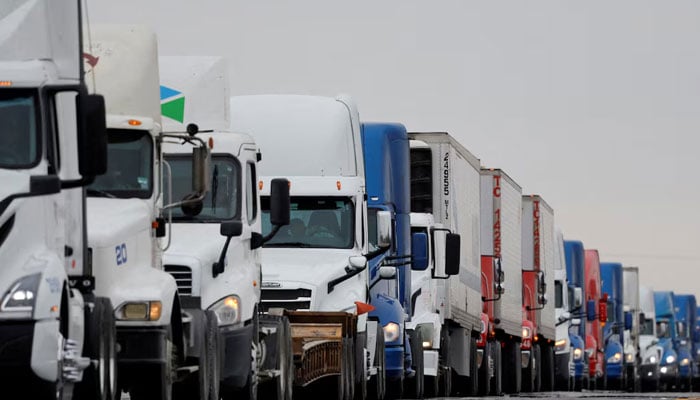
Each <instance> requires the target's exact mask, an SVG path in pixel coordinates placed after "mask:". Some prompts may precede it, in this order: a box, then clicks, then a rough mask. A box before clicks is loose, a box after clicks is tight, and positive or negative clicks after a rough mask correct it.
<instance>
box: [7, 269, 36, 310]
mask: <svg viewBox="0 0 700 400" xmlns="http://www.w3.org/2000/svg"><path fill="white" fill-rule="evenodd" d="M39 282H41V274H34V275H28V276H25V277H23V278H20V279H18V280H17V281H15V283H13V284H12V286H11V287H10V290H8V291H7V292H6V293H5V295H4V296H3V298H2V303H1V304H0V309H1V310H2V311H10V312H30V313H31V312H32V311H33V310H34V302H35V301H36V294H37V291H38V289H39Z"/></svg>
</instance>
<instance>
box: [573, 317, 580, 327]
mask: <svg viewBox="0 0 700 400" xmlns="http://www.w3.org/2000/svg"><path fill="white" fill-rule="evenodd" d="M580 325H581V318H573V319H572V320H571V326H580Z"/></svg>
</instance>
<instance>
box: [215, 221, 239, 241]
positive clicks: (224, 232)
mask: <svg viewBox="0 0 700 400" xmlns="http://www.w3.org/2000/svg"><path fill="white" fill-rule="evenodd" d="M219 233H221V236H224V237H227V238H229V237H236V236H241V233H243V223H242V222H241V221H238V220H234V221H224V222H222V223H221V226H220V227H219Z"/></svg>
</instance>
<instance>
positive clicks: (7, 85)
mask: <svg viewBox="0 0 700 400" xmlns="http://www.w3.org/2000/svg"><path fill="white" fill-rule="evenodd" d="M0 86H3V87H9V86H12V81H0Z"/></svg>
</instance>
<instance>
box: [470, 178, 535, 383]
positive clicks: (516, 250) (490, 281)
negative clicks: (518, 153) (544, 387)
mask: <svg viewBox="0 0 700 400" xmlns="http://www.w3.org/2000/svg"><path fill="white" fill-rule="evenodd" d="M521 197H522V189H521V187H520V186H519V185H518V184H517V183H516V182H515V181H514V180H513V179H512V178H511V177H510V176H508V175H507V174H506V173H505V172H504V171H503V170H500V169H493V168H482V169H481V257H482V261H481V262H482V265H481V269H482V270H481V273H482V279H486V281H487V283H486V285H485V286H484V287H486V288H487V289H491V288H495V290H494V291H493V292H490V291H489V292H488V293H483V295H482V300H483V302H484V309H485V311H486V314H487V315H488V317H489V327H488V331H489V332H491V331H493V332H494V334H491V335H489V336H488V343H485V344H484V345H485V347H484V349H485V350H486V351H485V353H486V354H487V355H488V356H487V357H484V358H483V359H485V360H487V361H489V364H492V365H494V371H493V375H494V376H495V377H496V378H495V379H494V380H493V383H494V388H493V393H494V394H499V393H500V390H501V388H500V387H499V383H500V382H501V381H502V375H501V373H502V372H505V374H506V375H505V377H503V378H504V379H505V390H506V391H507V392H509V393H517V392H518V391H519V388H518V386H517V384H516V385H513V383H514V382H517V381H518V379H517V371H515V369H511V368H508V367H507V366H508V365H509V361H507V360H511V359H510V358H508V359H507V360H506V359H501V358H502V357H498V352H494V351H492V350H493V347H496V348H499V347H501V344H504V347H508V348H511V347H513V346H515V347H519V346H520V342H521V340H523V339H529V336H528V337H526V338H523V337H522V336H523V332H524V331H525V330H524V328H523V308H522V299H523V294H522V291H523V273H522V270H521V264H522V251H521V246H522V245H523V240H524V238H523V237H522V231H523V228H522V227H521V222H524V221H523V216H522V201H521ZM529 354H530V353H529V348H528V349H527V351H525V353H524V355H523V357H524V356H525V355H529ZM496 357H498V358H499V359H495V358H496ZM505 357H512V354H506V355H505ZM516 358H518V357H516ZM491 359H493V360H491ZM518 360H520V358H518ZM504 361H505V362H504ZM484 371H486V370H485V369H484ZM488 383H489V382H488V381H482V385H488ZM484 393H485V394H486V393H488V391H486V392H484Z"/></svg>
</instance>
